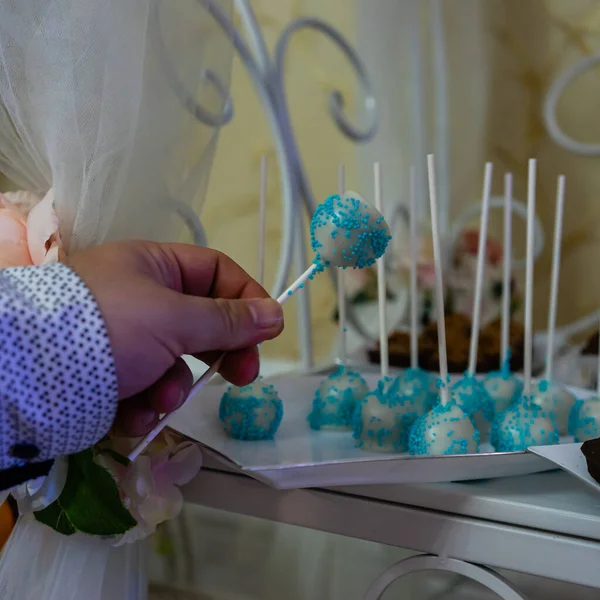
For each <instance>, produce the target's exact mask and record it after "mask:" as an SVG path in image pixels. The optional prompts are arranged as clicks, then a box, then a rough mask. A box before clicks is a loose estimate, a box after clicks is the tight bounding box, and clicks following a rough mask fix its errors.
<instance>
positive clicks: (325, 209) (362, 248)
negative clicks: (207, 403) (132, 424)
mask: <svg viewBox="0 0 600 600" xmlns="http://www.w3.org/2000/svg"><path fill="white" fill-rule="evenodd" d="M310 229H311V242H312V244H311V245H312V248H313V250H314V251H315V253H316V256H315V259H314V261H313V263H312V264H311V265H310V266H309V267H308V268H307V269H306V271H305V272H304V273H302V275H300V277H298V279H297V280H296V281H294V283H292V285H291V286H290V287H289V288H288V289H287V290H286V291H285V292H283V294H281V295H280V296H279V298H277V302H279V304H282V305H283V304H284V303H285V302H287V301H288V300H289V299H290V298H291V297H292V295H293V294H294V292H296V291H298V290H299V289H301V288H302V287H304V284H305V283H306V281H307V280H309V279H313V278H314V277H315V275H316V274H317V273H320V272H322V271H324V270H325V268H326V267H328V266H330V265H335V266H341V267H353V268H355V269H361V268H363V267H366V266H369V265H372V264H373V263H374V262H375V261H376V260H377V259H378V258H379V257H380V256H382V255H383V253H384V252H385V251H386V249H387V247H388V244H389V242H390V240H391V236H390V233H389V228H388V225H387V223H386V222H385V219H384V218H383V216H382V215H381V214H380V213H379V212H378V211H377V210H376V209H375V208H373V207H372V206H370V205H369V204H368V203H367V202H365V201H364V200H362V199H361V200H357V199H353V198H349V199H345V200H341V198H340V197H339V196H330V197H329V198H327V199H326V200H325V202H323V204H320V205H319V206H318V207H317V210H316V211H315V214H314V215H313V218H312V221H311V226H310ZM224 356H225V354H221V356H219V358H218V359H217V360H215V361H214V363H213V364H212V366H211V367H210V368H209V369H208V371H206V373H204V374H203V375H202V376H201V377H200V379H198V381H197V382H196V383H195V384H194V386H193V388H192V390H191V392H190V395H189V396H188V398H191V397H193V396H195V395H196V394H197V393H198V392H199V391H200V390H201V389H202V388H203V387H204V386H205V385H206V383H207V382H208V381H209V380H210V379H211V378H212V376H213V375H214V374H215V373H216V372H217V371H218V370H219V368H220V366H221V363H222V361H223V357H224ZM175 414H176V411H173V412H172V413H169V414H168V415H165V416H164V417H163V418H162V419H161V420H160V421H159V422H158V424H157V425H156V427H154V429H152V431H151V432H150V433H149V434H148V435H146V436H145V437H144V438H143V439H142V440H141V441H140V443H139V444H138V445H137V446H136V447H135V448H134V449H133V451H132V452H131V453H130V454H129V456H128V458H129V460H131V461H133V460H135V459H136V458H137V457H138V456H139V455H140V453H141V452H143V451H144V450H145V448H146V447H147V446H148V444H150V442H152V440H153V439H154V438H155V437H156V436H157V435H158V434H159V433H160V432H161V431H162V430H163V429H164V428H165V427H166V426H167V425H168V424H169V422H170V421H171V419H172V418H173V416H174V415H175Z"/></svg>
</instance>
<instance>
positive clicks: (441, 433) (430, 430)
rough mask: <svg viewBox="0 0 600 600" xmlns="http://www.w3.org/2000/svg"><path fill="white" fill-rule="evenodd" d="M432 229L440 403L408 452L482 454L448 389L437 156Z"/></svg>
mask: <svg viewBox="0 0 600 600" xmlns="http://www.w3.org/2000/svg"><path fill="white" fill-rule="evenodd" d="M427 167H428V175H429V199H430V205H431V229H432V235H433V253H434V268H435V298H436V306H437V310H436V313H437V325H438V344H439V357H440V381H439V386H440V387H439V391H440V403H439V404H438V405H437V406H436V407H435V408H433V409H432V410H430V411H429V412H427V413H426V414H425V415H423V416H422V417H419V418H418V419H417V420H416V421H415V422H414V424H413V426H412V427H411V430H410V434H409V441H408V449H409V452H410V453H411V454H418V455H437V456H439V455H446V454H468V453H474V452H478V451H479V431H478V430H477V429H476V428H475V426H474V425H473V422H472V421H471V419H470V417H469V416H468V415H467V414H466V413H465V412H464V411H463V410H462V409H461V408H460V407H459V406H458V405H457V404H456V402H453V401H451V400H450V394H449V390H448V360H447V357H446V325H445V319H444V284H443V280H442V256H441V248H440V234H439V230H438V208H437V198H436V189H435V187H436V186H435V169H434V163H433V156H428V157H427Z"/></svg>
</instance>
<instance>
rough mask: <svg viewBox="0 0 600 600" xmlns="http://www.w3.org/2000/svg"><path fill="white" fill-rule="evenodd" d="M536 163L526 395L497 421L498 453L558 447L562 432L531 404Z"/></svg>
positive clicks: (530, 196) (531, 178)
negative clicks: (553, 445)
mask: <svg viewBox="0 0 600 600" xmlns="http://www.w3.org/2000/svg"><path fill="white" fill-rule="evenodd" d="M535 170H536V161H535V160H534V159H531V160H530V161H529V174H528V180H527V261H526V271H525V356H524V359H525V360H524V375H525V381H524V385H523V395H522V396H521V397H520V399H519V400H518V401H517V402H515V403H514V404H512V405H511V406H509V407H508V408H507V409H506V410H505V411H504V412H501V413H498V414H497V415H496V417H495V418H494V422H493V425H492V431H491V436H490V439H491V442H492V444H493V446H494V448H495V449H496V450H497V451H498V452H518V451H524V450H526V449H527V448H528V447H529V446H538V445H547V444H556V443H558V441H559V434H558V429H557V427H556V423H555V422H554V418H553V416H552V414H551V413H550V412H548V411H546V410H544V409H542V408H540V407H539V406H536V405H535V404H532V402H531V360H532V346H533V245H534V227H533V225H534V219H535Z"/></svg>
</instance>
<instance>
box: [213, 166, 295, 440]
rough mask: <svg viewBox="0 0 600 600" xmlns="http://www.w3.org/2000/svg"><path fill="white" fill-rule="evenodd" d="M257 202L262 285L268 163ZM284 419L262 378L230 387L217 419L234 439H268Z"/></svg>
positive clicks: (262, 172) (272, 388)
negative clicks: (240, 385)
mask: <svg viewBox="0 0 600 600" xmlns="http://www.w3.org/2000/svg"><path fill="white" fill-rule="evenodd" d="M259 197H260V203H259V211H258V215H259V217H258V269H257V272H258V275H257V281H258V282H259V283H260V284H261V285H262V284H263V281H264V272H265V247H266V236H265V224H266V205H267V160H266V157H264V156H263V157H262V159H261V164H260V196H259ZM282 418H283V403H282V402H281V400H280V398H279V395H278V393H277V390H276V389H275V386H273V385H270V384H267V383H264V381H263V380H262V378H261V377H259V378H258V379H257V380H256V381H254V382H253V383H251V384H250V385H246V386H244V387H241V388H240V387H236V386H231V387H229V389H228V390H227V391H226V392H225V394H224V395H223V397H222V398H221V404H220V406H219V419H220V420H221V422H222V423H223V427H224V428H225V431H226V433H227V434H228V435H229V436H231V437H232V438H234V439H236V440H247V441H256V440H271V439H273V437H274V436H275V434H276V433H277V430H278V429H279V425H280V424H281V419H282Z"/></svg>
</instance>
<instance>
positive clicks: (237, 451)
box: [171, 374, 592, 489]
mask: <svg viewBox="0 0 600 600" xmlns="http://www.w3.org/2000/svg"><path fill="white" fill-rule="evenodd" d="M322 378H323V375H291V376H289V377H285V378H277V379H276V380H275V384H276V386H277V389H278V390H279V393H280V396H281V398H282V400H283V402H284V418H283V422H282V424H281V427H280V429H279V432H278V433H277V436H276V439H275V440H272V441H263V442H243V441H239V440H233V439H231V438H229V437H228V436H227V435H226V434H225V432H224V431H223V427H222V425H221V423H220V422H219V419H218V416H217V415H218V406H219V402H220V399H221V396H222V395H223V392H224V391H225V386H224V385H211V386H207V387H205V388H204V389H203V390H202V391H201V392H200V393H199V394H198V396H196V397H195V398H192V399H191V400H189V401H188V402H187V403H186V404H185V405H184V406H183V407H182V408H181V409H180V410H179V411H178V412H177V414H176V415H175V416H174V419H173V421H172V424H171V426H172V428H173V429H175V430H177V431H179V432H181V433H183V434H184V435H186V436H188V437H190V438H192V439H194V440H196V441H198V442H199V443H200V444H202V445H203V446H204V447H205V448H206V449H208V450H209V451H210V452H211V453H212V454H214V455H215V456H216V457H217V458H219V459H220V460H222V461H224V462H225V463H226V464H227V465H228V466H230V467H235V468H236V469H237V470H240V471H242V472H243V473H245V474H247V475H249V476H251V477H254V478H255V479H259V480H261V481H263V482H264V483H267V484H269V485H271V486H273V487H276V488H279V489H292V488H307V487H331V486H346V485H365V484H391V483H435V482H450V481H467V480H473V479H490V478H496V477H507V476H512V475H526V474H531V473H539V472H542V471H549V470H552V469H555V468H556V465H554V464H553V463H551V462H548V461H547V460H546V459H545V458H542V457H541V456H538V455H536V454H534V453H532V452H529V451H526V452H502V453H498V452H491V446H489V445H486V444H483V445H482V450H483V452H482V453H480V454H466V455H458V456H442V457H436V456H410V455H408V454H387V453H385V454H384V453H371V452H365V451H363V450H359V449H358V448H355V446H354V440H353V439H352V436H351V434H350V433H349V432H332V431H313V430H311V429H310V428H309V427H308V423H307V421H306V417H307V415H308V413H309V411H310V409H311V405H312V399H313V394H314V391H315V389H316V388H317V386H318V385H319V383H320V381H321V380H322ZM365 378H366V379H367V381H368V383H369V385H371V386H372V387H374V386H375V383H376V381H377V375H375V374H365ZM570 389H571V391H572V392H573V393H575V394H576V396H578V397H580V398H584V397H588V396H591V395H592V392H590V391H587V390H580V389H576V388H570ZM563 441H564V442H565V443H567V442H572V439H571V438H565V439H564V440H563ZM486 450H487V452H486Z"/></svg>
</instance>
